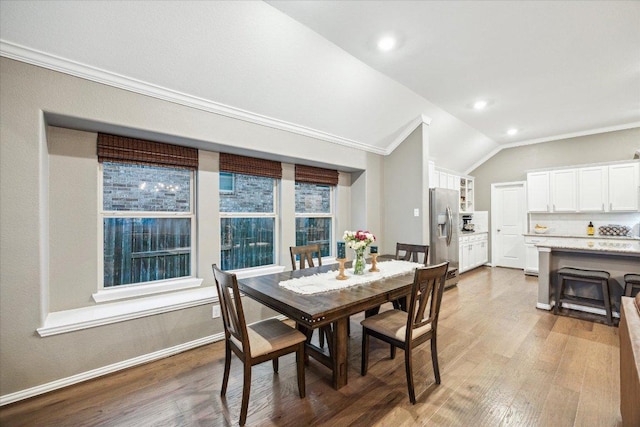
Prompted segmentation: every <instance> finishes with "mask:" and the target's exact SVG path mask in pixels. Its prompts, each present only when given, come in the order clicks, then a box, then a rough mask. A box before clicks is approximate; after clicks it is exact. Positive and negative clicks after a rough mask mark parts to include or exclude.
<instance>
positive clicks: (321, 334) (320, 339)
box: [318, 328, 324, 348]
mask: <svg viewBox="0 0 640 427" xmlns="http://www.w3.org/2000/svg"><path fill="white" fill-rule="evenodd" d="M318 343H319V344H320V348H323V347H324V329H323V328H320V329H318Z"/></svg>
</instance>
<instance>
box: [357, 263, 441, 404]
mask: <svg viewBox="0 0 640 427" xmlns="http://www.w3.org/2000/svg"><path fill="white" fill-rule="evenodd" d="M448 266H449V263H448V262H444V263H442V264H437V265H433V266H426V267H419V268H417V269H416V272H415V274H414V278H413V284H412V286H411V294H410V298H409V307H408V308H409V309H408V311H406V312H405V311H402V310H397V309H393V310H388V311H384V312H382V313H380V314H376V315H375V316H371V317H367V318H366V319H364V320H363V321H362V322H360V323H361V324H362V365H361V367H360V374H361V375H366V374H367V368H368V364H369V336H372V337H375V338H378V339H380V340H382V341H385V342H387V343H389V344H390V345H391V359H393V358H395V353H396V347H400V348H401V349H403V350H404V364H405V371H406V374H407V387H408V389H409V400H410V401H411V403H413V404H415V403H416V395H415V390H414V384H413V367H412V366H413V364H412V353H413V349H414V348H415V347H417V346H418V345H420V344H422V343H424V342H426V341H429V340H430V341H431V362H432V364H433V373H434V376H435V380H436V384H440V369H439V368H438V351H437V344H436V343H437V341H436V338H437V332H438V314H439V313H440V304H441V302H442V293H443V291H444V283H445V279H446V276H447V268H448Z"/></svg>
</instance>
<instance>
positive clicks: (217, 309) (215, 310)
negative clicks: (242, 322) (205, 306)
mask: <svg viewBox="0 0 640 427" xmlns="http://www.w3.org/2000/svg"><path fill="white" fill-rule="evenodd" d="M211 316H212V319H217V318H218V317H220V306H219V305H214V306H213V312H212V314H211Z"/></svg>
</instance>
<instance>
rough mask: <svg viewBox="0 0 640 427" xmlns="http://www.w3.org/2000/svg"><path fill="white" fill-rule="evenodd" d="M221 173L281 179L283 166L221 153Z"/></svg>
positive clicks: (272, 162)
mask: <svg viewBox="0 0 640 427" xmlns="http://www.w3.org/2000/svg"><path fill="white" fill-rule="evenodd" d="M220 172H233V173H241V174H244V175H256V176H264V177H267V178H277V179H281V178H282V164H281V163H280V162H275V161H273V160H265V159H256V158H255V157H246V156H238V155H237V154H228V153H220Z"/></svg>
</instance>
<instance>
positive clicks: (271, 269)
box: [218, 174, 284, 279]
mask: <svg viewBox="0 0 640 427" xmlns="http://www.w3.org/2000/svg"><path fill="white" fill-rule="evenodd" d="M241 175H243V174H241ZM272 179H273V212H222V211H221V210H220V206H218V212H219V214H220V222H219V223H218V226H221V223H222V219H223V218H273V220H274V224H273V234H274V236H273V247H274V254H273V261H274V262H273V264H267V265H258V266H255V267H247V268H240V269H237V270H228V272H230V273H235V274H236V276H237V277H238V278H239V279H241V278H245V277H253V276H259V275H263V274H271V273H281V272H282V271H284V267H282V270H279V268H280V265H279V256H278V251H277V249H275V248H278V247H280V221H279V211H278V206H279V205H278V195H279V194H280V187H279V184H280V180H279V179H276V178H272ZM234 185H235V174H234ZM218 239H220V245H221V246H222V239H221V238H220V234H218ZM219 255H221V253H219ZM278 270H279V271H278ZM244 272H247V274H249V275H246V274H245V273H244ZM254 272H256V273H255V274H254Z"/></svg>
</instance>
